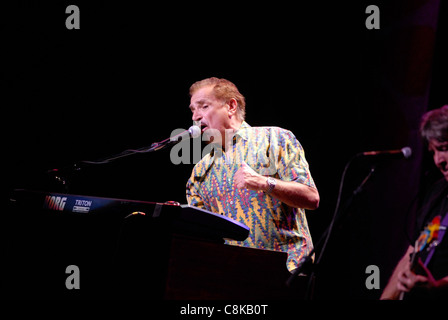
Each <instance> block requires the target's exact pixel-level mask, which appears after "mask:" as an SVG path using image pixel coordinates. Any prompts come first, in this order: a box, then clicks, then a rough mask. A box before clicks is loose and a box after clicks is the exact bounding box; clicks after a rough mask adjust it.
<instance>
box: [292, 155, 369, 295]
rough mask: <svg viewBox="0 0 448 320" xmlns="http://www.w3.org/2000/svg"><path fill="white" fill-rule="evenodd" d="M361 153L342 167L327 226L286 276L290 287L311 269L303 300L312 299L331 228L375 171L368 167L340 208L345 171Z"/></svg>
mask: <svg viewBox="0 0 448 320" xmlns="http://www.w3.org/2000/svg"><path fill="white" fill-rule="evenodd" d="M361 155H362V154H356V155H355V156H354V157H352V158H351V159H350V161H349V162H348V163H347V165H346V166H345V168H344V172H343V174H342V179H341V184H340V188H339V194H338V200H337V204H336V209H335V211H334V214H333V218H332V220H331V222H330V225H329V226H328V228H327V229H326V230H325V232H324V233H323V234H322V236H321V237H320V239H319V241H318V242H317V244H316V246H314V247H313V249H312V250H311V251H310V252H309V253H308V254H307V255H306V256H304V257H303V258H302V259H301V260H300V261H299V264H298V266H297V269H295V270H294V272H293V273H292V274H291V276H290V277H289V278H288V280H287V281H286V285H287V286H288V287H291V286H292V285H293V283H294V280H295V279H296V278H297V277H298V276H299V275H300V274H301V273H305V274H307V273H308V272H310V271H311V274H310V276H309V279H308V283H307V289H306V293H305V300H311V299H312V293H311V292H312V290H311V289H312V287H313V284H314V278H315V274H316V269H317V267H318V266H319V263H320V261H321V259H322V256H323V253H324V252H325V248H326V246H327V243H328V240H329V238H330V236H331V232H332V230H333V227H334V225H335V224H336V223H337V222H339V221H340V220H341V219H342V217H343V216H344V213H345V212H346V211H347V210H348V209H349V208H350V206H351V204H352V202H353V199H354V198H355V197H356V196H357V195H358V194H360V193H361V192H362V189H363V187H364V185H365V184H366V183H367V181H368V180H369V179H370V178H371V176H372V175H373V173H374V172H375V168H376V166H375V165H373V166H372V167H371V168H370V171H369V173H368V174H367V176H366V177H365V178H364V179H363V180H362V182H361V183H360V185H359V186H358V187H357V188H355V190H354V191H353V192H352V193H351V195H350V197H349V198H348V199H347V201H346V202H345V205H344V207H343V208H342V209H341V210H340V209H339V204H340V199H341V195H342V187H343V184H344V180H345V175H346V173H347V170H348V167H349V166H350V164H351V163H352V161H353V160H354V159H356V158H357V157H359V156H361ZM322 242H323V246H322V250H321V251H320V254H319V257H318V258H317V261H316V263H314V262H313V258H312V257H313V255H314V253H315V251H316V248H317V247H319V246H320V245H321V244H322Z"/></svg>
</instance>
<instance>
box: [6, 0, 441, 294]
mask: <svg viewBox="0 0 448 320" xmlns="http://www.w3.org/2000/svg"><path fill="white" fill-rule="evenodd" d="M391 2H393V3H392V4H391ZM69 4H77V3H66V4H61V3H58V4H50V3H45V4H44V3H41V4H38V3H35V2H33V3H31V4H27V3H26V2H23V3H19V4H14V5H11V10H9V11H8V14H7V15H6V17H5V20H4V21H2V33H3V38H4V44H3V46H2V48H3V50H2V51H3V53H4V55H3V57H2V66H3V67H2V69H3V70H5V71H6V72H2V88H3V91H4V93H5V97H6V98H7V99H6V100H5V101H4V103H3V116H2V119H3V126H2V127H3V129H2V132H3V141H4V143H5V144H4V149H5V150H6V152H5V153H4V158H7V159H6V161H7V162H6V163H7V165H5V166H4V167H3V169H4V172H6V177H7V179H6V182H7V188H8V189H9V190H11V189H13V188H29V189H40V190H42V189H44V190H57V191H65V192H68V193H77V194H86V195H93V196H107V197H116V198H127V199H139V200H148V201H160V202H161V201H167V200H174V201H178V202H181V203H185V202H186V200H185V184H186V181H187V179H188V177H189V175H190V173H191V169H192V167H193V164H179V165H174V164H172V163H171V161H170V150H169V149H167V150H163V151H159V152H157V153H151V154H142V155H135V156H131V157H127V158H125V159H121V160H117V161H115V162H113V163H110V164H106V165H101V166H89V167H85V168H83V169H82V170H80V171H77V172H73V171H72V170H65V171H62V173H63V175H64V177H65V178H66V181H67V182H68V185H65V186H62V185H61V184H58V183H57V182H55V180H54V177H53V174H51V173H48V171H49V170H51V169H54V168H59V169H63V168H70V167H71V166H72V165H73V164H74V163H79V161H81V160H95V159H99V158H103V157H106V156H109V155H113V154H116V153H119V152H121V151H123V150H125V149H129V148H140V147H144V146H149V145H151V143H152V142H155V141H160V140H163V139H165V138H167V137H169V136H170V134H171V131H172V130H174V129H177V128H185V129H187V128H188V127H189V126H191V125H192V121H191V112H190V110H189V109H188V105H189V96H188V88H189V86H190V85H191V84H192V83H193V82H194V81H197V80H200V79H203V78H205V77H210V76H216V77H224V78H227V79H229V80H231V81H233V82H234V83H235V84H236V85H237V86H238V87H239V88H240V90H241V92H242V93H243V95H245V97H246V100H247V117H246V120H247V122H248V123H249V124H251V125H252V126H263V125H272V126H280V127H284V128H287V129H289V130H291V131H293V133H294V134H295V135H296V136H297V138H298V139H299V141H300V142H301V143H302V145H303V146H304V148H305V152H306V157H307V160H308V162H309V163H310V168H311V172H312V175H313V177H314V179H315V182H316V184H317V187H318V189H319V191H320V195H321V205H320V208H319V209H318V210H316V211H314V212H311V211H310V212H308V219H309V223H310V227H311V232H312V235H313V238H314V240H315V242H317V241H318V239H319V238H320V236H321V234H322V233H323V231H324V230H325V228H326V227H327V226H328V224H329V223H330V220H331V216H332V214H333V210H334V207H335V204H336V197H337V193H338V187H339V182H340V179H341V175H342V171H343V169H344V166H345V164H346V163H347V161H348V160H349V159H350V158H351V157H352V156H353V155H355V154H356V153H358V152H361V151H369V150H383V149H400V148H402V147H404V146H410V147H412V149H413V157H412V158H411V159H409V160H391V161H387V162H383V163H380V164H377V165H376V167H375V172H374V174H373V176H372V178H371V179H370V180H369V181H368V183H367V184H366V186H365V188H364V190H363V192H362V193H361V194H360V195H359V196H357V197H356V198H355V199H354V201H353V203H352V206H351V207H350V208H349V209H348V210H347V216H346V218H345V219H343V220H342V222H341V223H340V224H339V225H337V226H336V228H335V230H334V237H332V238H331V239H330V244H329V246H328V248H327V251H326V252H325V255H324V258H323V260H322V266H321V268H320V269H319V270H318V273H317V284H316V291H315V298H316V299H319V298H347V299H349V298H363V299H365V298H368V299H376V298H378V297H379V294H380V292H381V290H375V289H373V290H367V289H366V287H365V280H366V278H367V276H368V275H367V274H366V272H365V271H366V267H367V266H368V265H377V266H378V267H379V269H380V271H381V277H380V279H381V289H382V288H384V286H385V284H386V281H387V278H388V277H389V275H390V273H391V271H392V268H393V266H394V265H395V263H396V261H397V260H398V259H399V258H400V256H401V254H402V251H403V250H404V248H405V247H406V246H407V238H406V232H408V229H410V227H412V223H411V221H412V213H409V207H410V206H411V204H412V201H413V198H414V197H415V196H416V194H417V192H418V189H419V188H418V186H419V184H420V177H421V173H422V172H426V170H427V168H430V166H431V163H430V161H426V162H424V164H425V166H427V168H426V167H422V166H421V163H422V155H423V146H422V144H421V143H420V140H419V138H418V121H419V117H420V116H421V114H422V113H423V112H424V111H425V110H427V109H428V108H437V107H440V106H441V105H443V104H446V103H447V102H446V101H447V100H446V96H444V90H445V89H446V83H445V82H444V72H446V71H447V65H446V61H444V57H446V56H447V55H446V51H445V52H443V48H442V45H441V41H442V40H441V39H443V37H444V36H445V38H446V21H444V19H445V17H446V16H447V14H448V12H447V9H446V4H444V7H441V8H440V10H439V1H436V0H427V1H424V0H421V1H417V0H415V1H384V2H383V1H369V2H366V1H356V4H340V3H338V4H327V3H321V2H319V3H315V4H310V3H306V4H302V3H300V4H298V5H297V4H292V3H286V2H285V3H278V4H277V3H275V4H274V3H266V4H260V3H257V4H253V5H247V6H246V5H244V6H242V5H241V4H233V3H229V2H226V3H222V4H219V6H216V4H213V5H211V4H208V5H205V6H204V5H200V4H182V5H179V4H169V5H164V4H162V5H161V4H157V5H154V6H152V5H150V4H145V5H142V4H141V3H135V4H132V3H130V2H124V1H123V2H110V1H101V2H96V3H95V4H92V3H91V2H86V3H84V2H79V4H77V5H78V6H79V8H80V20H81V21H80V29H79V30H67V29H66V27H65V19H66V18H67V16H68V14H66V13H65V8H66V7H67V5H69ZM370 4H376V5H378V7H379V9H380V12H381V13H380V22H381V26H380V30H367V29H366V27H365V20H366V18H367V16H368V15H367V14H366V13H365V9H366V7H367V6H368V5H370ZM439 16H440V17H442V19H441V21H440V22H439V26H440V28H439V30H438V31H437V32H436V30H437V21H438V17H439ZM431 85H432V86H431ZM429 101H430V102H431V103H430V104H429V103H428V102H429ZM372 165H373V163H372V162H371V161H367V160H365V159H360V160H359V161H356V162H355V163H354V164H353V166H352V167H351V169H350V170H349V172H348V178H347V184H346V188H345V189H344V190H345V192H344V194H343V196H344V197H343V200H346V199H347V197H348V195H349V193H350V192H351V191H352V190H354V188H355V187H356V186H357V185H359V183H360V182H361V181H362V179H364V177H365V176H366V174H367V173H368V172H369V170H370V169H371V167H372ZM422 168H423V169H422ZM427 176H428V175H425V177H427ZM429 176H431V175H429ZM343 202H344V201H343ZM24 223H25V222H24ZM408 224H409V227H407V225H408ZM318 253H319V251H318Z"/></svg>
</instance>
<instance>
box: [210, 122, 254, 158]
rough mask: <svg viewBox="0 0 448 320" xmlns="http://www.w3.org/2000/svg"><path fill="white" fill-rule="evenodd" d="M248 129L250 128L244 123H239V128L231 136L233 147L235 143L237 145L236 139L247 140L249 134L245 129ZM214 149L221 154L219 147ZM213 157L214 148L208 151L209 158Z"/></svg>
mask: <svg viewBox="0 0 448 320" xmlns="http://www.w3.org/2000/svg"><path fill="white" fill-rule="evenodd" d="M250 127H251V126H250V125H249V124H248V123H247V122H246V121H243V123H241V126H240V127H239V128H238V130H237V131H236V132H235V134H234V135H233V144H234V145H235V143H237V141H238V137H240V138H241V139H243V140H247V139H248V138H249V132H248V130H247V129H248V128H250ZM216 149H219V150H220V151H221V152H222V147H221V146H219V147H216ZM214 155H215V148H212V150H211V151H210V157H213V156H214Z"/></svg>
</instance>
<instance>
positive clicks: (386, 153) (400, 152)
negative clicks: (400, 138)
mask: <svg viewBox="0 0 448 320" xmlns="http://www.w3.org/2000/svg"><path fill="white" fill-rule="evenodd" d="M360 155H362V156H366V157H371V156H373V157H380V158H390V159H402V158H405V159H409V158H410V157H411V155H412V149H411V148H410V147H404V148H402V149H397V150H383V151H366V152H361V153H360Z"/></svg>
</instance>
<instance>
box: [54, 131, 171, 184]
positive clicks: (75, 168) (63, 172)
mask: <svg viewBox="0 0 448 320" xmlns="http://www.w3.org/2000/svg"><path fill="white" fill-rule="evenodd" d="M173 138H175V137H170V138H167V139H165V140H162V141H160V142H154V143H152V144H151V146H149V147H143V148H139V149H127V150H125V151H122V152H120V153H117V154H114V155H111V156H108V157H106V158H101V159H98V160H93V161H88V160H82V161H79V162H78V163H74V164H72V165H69V166H66V167H63V168H60V169H57V168H56V169H50V170H47V171H46V173H47V174H50V173H52V174H54V179H55V180H56V181H57V183H59V184H62V186H63V188H64V190H65V191H66V192H67V191H68V189H69V185H70V184H69V181H68V179H67V177H66V176H67V172H68V171H71V172H79V171H80V170H81V169H83V168H85V167H86V166H89V165H99V164H107V163H110V162H112V161H114V160H117V159H120V158H124V157H127V156H130V155H134V154H141V153H149V152H154V151H159V150H162V149H164V148H166V147H168V146H169V145H171V144H174V143H177V142H178V140H177V139H173Z"/></svg>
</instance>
